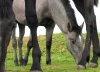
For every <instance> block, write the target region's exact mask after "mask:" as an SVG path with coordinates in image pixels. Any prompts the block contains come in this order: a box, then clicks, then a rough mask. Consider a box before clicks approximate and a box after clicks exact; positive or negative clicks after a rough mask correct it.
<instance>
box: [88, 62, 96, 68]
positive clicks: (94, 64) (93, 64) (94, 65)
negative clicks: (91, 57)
mask: <svg viewBox="0 0 100 72" xmlns="http://www.w3.org/2000/svg"><path fill="white" fill-rule="evenodd" d="M97 66H98V64H96V63H93V62H90V63H89V67H91V68H96V67H97Z"/></svg>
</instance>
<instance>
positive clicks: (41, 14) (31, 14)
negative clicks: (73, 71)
mask: <svg viewBox="0 0 100 72" xmlns="http://www.w3.org/2000/svg"><path fill="white" fill-rule="evenodd" d="M33 1H34V0H25V4H24V0H20V1H18V0H14V4H13V5H14V6H13V9H14V12H15V16H16V20H17V21H16V22H18V23H20V24H27V25H28V26H29V28H30V30H31V39H30V40H31V43H32V45H31V46H32V48H33V51H32V57H33V64H32V67H31V71H35V70H36V71H41V67H40V59H41V51H40V48H39V44H38V40H37V27H38V25H41V26H45V27H46V29H47V32H46V39H47V40H46V49H47V64H50V63H51V58H50V48H51V42H52V32H53V29H54V25H55V24H57V25H58V26H59V28H60V29H61V31H62V32H63V34H64V36H65V38H66V40H67V45H68V50H69V52H70V53H71V54H72V56H73V57H74V58H75V60H76V62H77V63H78V62H79V61H80V59H81V54H82V49H83V38H82V36H81V30H82V27H80V26H78V24H77V22H76V19H75V16H74V11H73V9H72V8H71V6H70V4H69V1H68V0H36V9H35V4H34V3H35V2H33ZM35 11H36V12H35ZM36 14H37V16H36ZM37 19H38V21H37ZM82 26H83V25H82Z"/></svg>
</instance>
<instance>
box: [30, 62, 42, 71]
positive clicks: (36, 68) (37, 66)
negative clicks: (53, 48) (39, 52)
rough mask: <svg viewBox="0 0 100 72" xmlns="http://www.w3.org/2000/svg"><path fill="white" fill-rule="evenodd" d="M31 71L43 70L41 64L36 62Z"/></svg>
mask: <svg viewBox="0 0 100 72" xmlns="http://www.w3.org/2000/svg"><path fill="white" fill-rule="evenodd" d="M30 71H31V72H42V69H41V67H40V64H37V63H34V64H33V65H32V67H31V69H30Z"/></svg>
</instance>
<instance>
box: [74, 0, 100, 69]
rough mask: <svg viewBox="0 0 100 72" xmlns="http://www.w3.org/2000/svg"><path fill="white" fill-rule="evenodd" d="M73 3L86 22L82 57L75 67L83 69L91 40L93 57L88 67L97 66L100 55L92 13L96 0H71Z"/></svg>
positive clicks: (88, 55) (88, 56)
mask: <svg viewBox="0 0 100 72" xmlns="http://www.w3.org/2000/svg"><path fill="white" fill-rule="evenodd" d="M73 1H74V3H75V6H76V8H77V9H78V11H79V12H80V13H81V14H82V16H83V17H84V19H85V22H86V30H87V35H86V42H85V48H84V51H83V53H82V58H81V60H80V62H79V63H78V67H77V69H79V70H80V69H85V68H86V62H89V58H90V44H91V41H92V44H93V58H92V60H91V61H90V64H89V66H90V67H93V68H95V67H97V66H98V55H100V48H99V38H98V34H97V27H96V16H95V14H94V7H93V6H94V5H96V6H97V4H98V0H73Z"/></svg>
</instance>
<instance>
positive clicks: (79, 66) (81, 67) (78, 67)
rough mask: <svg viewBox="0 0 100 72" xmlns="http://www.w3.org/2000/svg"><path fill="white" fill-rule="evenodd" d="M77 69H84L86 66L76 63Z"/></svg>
mask: <svg viewBox="0 0 100 72" xmlns="http://www.w3.org/2000/svg"><path fill="white" fill-rule="evenodd" d="M77 69H78V70H84V69H86V68H85V66H83V65H78V66H77Z"/></svg>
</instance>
